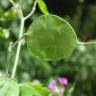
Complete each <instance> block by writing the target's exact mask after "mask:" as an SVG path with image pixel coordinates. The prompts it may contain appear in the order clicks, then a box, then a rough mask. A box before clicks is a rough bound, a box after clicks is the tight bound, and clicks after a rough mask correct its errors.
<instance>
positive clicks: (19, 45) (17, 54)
mask: <svg viewBox="0 0 96 96" xmlns="http://www.w3.org/2000/svg"><path fill="white" fill-rule="evenodd" d="M23 29H24V18H21V27H20V35H19V38H21V37H22V35H23ZM21 45H22V40H21V41H19V42H18V46H17V51H16V57H15V61H14V66H13V71H12V76H11V77H12V78H14V76H15V73H16V69H17V65H18V60H19V54H20V49H21Z"/></svg>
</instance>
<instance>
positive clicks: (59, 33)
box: [27, 15, 77, 60]
mask: <svg viewBox="0 0 96 96" xmlns="http://www.w3.org/2000/svg"><path fill="white" fill-rule="evenodd" d="M28 34H29V35H28V36H27V43H28V46H29V48H30V50H31V52H32V53H33V54H34V55H35V56H37V57H39V58H42V59H44V60H58V59H62V58H65V59H68V57H69V56H70V55H71V53H72V52H73V50H74V48H75V47H76V45H77V37H76V34H75V32H74V30H73V28H72V27H71V25H70V24H69V23H68V22H67V21H65V20H64V19H62V18H60V17H58V16H55V15H43V16H40V17H38V18H37V19H35V20H34V21H33V23H32V24H31V25H30V27H29V29H28Z"/></svg>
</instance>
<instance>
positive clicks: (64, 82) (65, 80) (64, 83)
mask: <svg viewBox="0 0 96 96" xmlns="http://www.w3.org/2000/svg"><path fill="white" fill-rule="evenodd" d="M58 81H59V83H60V84H62V85H68V79H67V78H65V77H60V78H59V79H58Z"/></svg>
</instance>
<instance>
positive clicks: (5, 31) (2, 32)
mask: <svg viewBox="0 0 96 96" xmlns="http://www.w3.org/2000/svg"><path fill="white" fill-rule="evenodd" d="M0 37H3V38H8V37H9V31H8V29H4V28H1V27H0Z"/></svg>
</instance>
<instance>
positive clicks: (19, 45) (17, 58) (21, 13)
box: [10, 0, 37, 78]
mask: <svg viewBox="0 0 96 96" xmlns="http://www.w3.org/2000/svg"><path fill="white" fill-rule="evenodd" d="M10 1H13V0H10ZM11 3H12V2H11ZM13 3H14V2H13ZM36 4H37V0H35V1H34V5H33V8H32V11H31V12H30V13H29V14H28V15H27V16H26V17H24V16H23V12H22V10H21V7H19V8H20V10H19V12H20V15H19V14H18V15H19V17H20V22H21V24H20V33H19V39H18V40H17V42H16V43H15V44H17V43H18V45H17V51H16V57H15V60H14V65H13V69H12V75H11V77H12V78H14V76H15V73H16V69H17V65H18V61H19V55H20V49H21V45H22V40H21V39H22V37H23V36H24V35H23V33H24V30H23V29H24V23H25V20H27V19H28V18H29V17H30V16H31V15H33V14H34V12H35V9H36ZM13 5H14V4H13Z"/></svg>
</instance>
